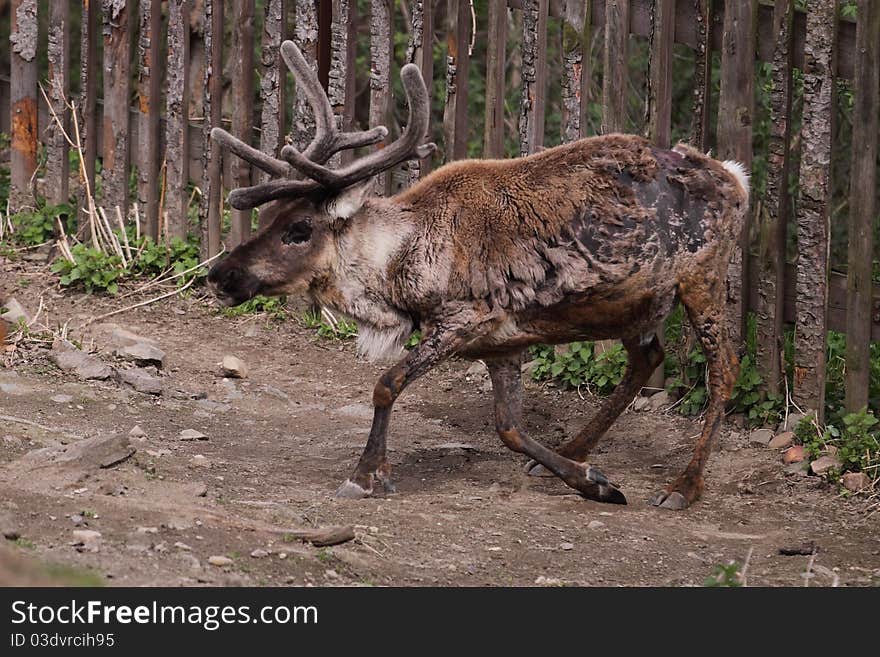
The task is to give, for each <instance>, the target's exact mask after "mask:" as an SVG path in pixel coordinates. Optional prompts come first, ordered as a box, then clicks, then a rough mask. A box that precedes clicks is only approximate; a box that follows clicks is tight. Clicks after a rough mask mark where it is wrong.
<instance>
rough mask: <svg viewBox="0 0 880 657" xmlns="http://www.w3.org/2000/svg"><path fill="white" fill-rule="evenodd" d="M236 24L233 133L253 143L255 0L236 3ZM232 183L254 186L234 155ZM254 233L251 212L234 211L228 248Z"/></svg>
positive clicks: (243, 164) (247, 167) (244, 165)
mask: <svg viewBox="0 0 880 657" xmlns="http://www.w3.org/2000/svg"><path fill="white" fill-rule="evenodd" d="M233 15H234V16H235V23H234V24H233V28H232V52H231V54H230V56H231V57H232V63H233V66H232V134H233V135H235V136H236V137H238V138H239V139H241V140H242V141H243V142H244V143H246V144H250V143H251V140H252V137H253V131H254V123H253V113H254V112H253V109H254V0H235V2H233ZM232 161H233V171H234V173H233V181H234V183H235V185H236V186H237V187H248V186H250V185H251V184H252V181H251V167H250V164H248V163H247V162H246V161H244V160H242V159H241V158H239V157H236V156H232ZM250 234H251V211H250V210H233V211H232V226H231V229H230V231H229V245H230V246H233V247H234V246H238V245H239V244H241V243H242V242H244V241H245V240H247V238H248V237H250Z"/></svg>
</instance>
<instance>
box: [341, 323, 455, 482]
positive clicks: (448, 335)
mask: <svg viewBox="0 0 880 657" xmlns="http://www.w3.org/2000/svg"><path fill="white" fill-rule="evenodd" d="M469 334H470V333H469V332H466V331H463V330H461V329H458V330H454V329H450V328H448V327H443V326H438V327H437V328H435V329H434V330H433V331H432V332H431V333H430V334H429V335H428V336H426V337H425V338H424V339H423V340H422V341H421V342H420V343H419V344H418V345H417V346H416V347H414V348H413V349H412V350H411V351H410V352H409V353H408V354H407V355H406V356H405V357H404V358H403V359H401V360H400V361H398V363H397V364H396V365H394V366H393V367H391V368H390V369H388V370H386V371H385V373H384V374H383V375H382V376H381V377H380V378H379V381H378V382H377V383H376V387H375V388H374V389H373V407H374V410H373V425H372V426H371V427H370V437H369V439H368V440H367V446H366V447H365V448H364V453H363V454H362V455H361V459H360V461H358V464H357V467H356V468H355V470H354V473H353V474H352V475H351V477H349V478H348V479H346V480H345V482H344V483H343V484H342V485H341V486H340V487H339V489H338V490H337V491H336V497H347V498H352V499H360V498H363V497H369V496H370V495H372V494H373V487H374V485H375V484H376V483H377V482H378V483H379V484H380V485H381V486H382V487H383V488H384V489H385V491H386V492H394V485H393V484H392V482H391V466H390V465H389V464H388V460H387V458H386V456H385V436H386V434H387V433H388V421H389V419H390V418H391V408H392V406H393V405H394V401H395V400H396V399H397V397H398V396H399V395H400V393H401V392H403V389H404V388H406V386H408V385H409V384H410V383H412V382H413V381H415V380H416V379H417V378H418V377H420V376H421V375H422V374H424V373H425V372H427V371H428V370H430V369H431V368H432V367H434V365H436V364H437V363H439V362H440V361H441V360H443V359H444V358H446V357H448V356H450V355H451V354H453V353H454V352H455V351H456V350H457V349H458V348H459V347H461V345H462V344H464V342H465V339H464V336H465V335H469Z"/></svg>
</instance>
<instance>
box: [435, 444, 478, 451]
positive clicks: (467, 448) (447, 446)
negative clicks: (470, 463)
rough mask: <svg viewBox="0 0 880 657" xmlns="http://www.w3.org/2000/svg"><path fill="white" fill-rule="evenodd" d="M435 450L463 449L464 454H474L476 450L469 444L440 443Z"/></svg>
mask: <svg viewBox="0 0 880 657" xmlns="http://www.w3.org/2000/svg"><path fill="white" fill-rule="evenodd" d="M437 449H463V450H464V451H466V452H476V451H477V448H476V447H474V446H473V445H471V444H469V443H440V444H439V445H437Z"/></svg>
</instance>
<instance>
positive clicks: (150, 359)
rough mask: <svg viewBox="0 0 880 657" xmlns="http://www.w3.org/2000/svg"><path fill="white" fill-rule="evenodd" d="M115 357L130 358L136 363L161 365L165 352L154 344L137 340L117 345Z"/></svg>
mask: <svg viewBox="0 0 880 657" xmlns="http://www.w3.org/2000/svg"><path fill="white" fill-rule="evenodd" d="M113 353H115V354H116V357H117V358H122V359H123V360H130V361H133V362H135V363H137V364H138V365H155V366H156V367H162V363H164V362H165V352H164V351H162V350H161V349H159V347H157V346H156V345H153V344H150V343H148V342H137V343H135V344H129V345H125V346H124V347H118V348H117V349H116V351H115V352H113Z"/></svg>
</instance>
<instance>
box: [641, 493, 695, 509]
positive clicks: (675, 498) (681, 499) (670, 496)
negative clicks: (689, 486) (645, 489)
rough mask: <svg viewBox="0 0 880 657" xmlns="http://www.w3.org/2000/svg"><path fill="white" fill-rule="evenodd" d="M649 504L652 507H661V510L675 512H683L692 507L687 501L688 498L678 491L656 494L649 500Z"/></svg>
mask: <svg viewBox="0 0 880 657" xmlns="http://www.w3.org/2000/svg"><path fill="white" fill-rule="evenodd" d="M648 504H650V505H651V506H659V507H660V508H661V509H672V510H673V511H681V510H682V509H686V508H688V507H689V506H690V502H688V501H687V498H686V497H685V496H684V495H682V494H681V493H679V492H678V491H672V492H671V493H670V492H669V491H665V490H661V491H659V492H657V493H654V494H653V495H652V496H651V498H650V499H649V500H648Z"/></svg>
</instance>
